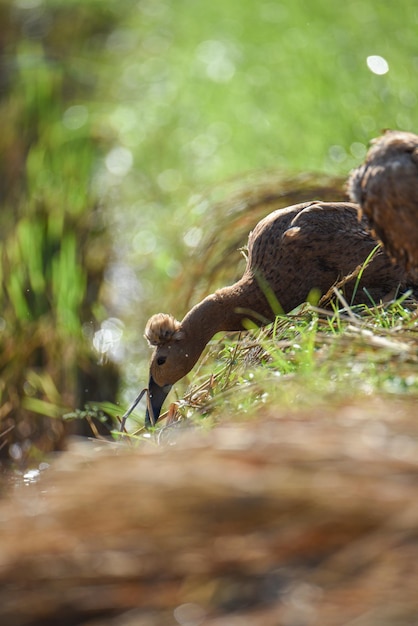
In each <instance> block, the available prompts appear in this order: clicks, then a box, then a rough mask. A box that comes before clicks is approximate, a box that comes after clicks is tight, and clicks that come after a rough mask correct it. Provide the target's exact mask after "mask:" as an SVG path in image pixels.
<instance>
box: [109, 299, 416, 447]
mask: <svg viewBox="0 0 418 626" xmlns="http://www.w3.org/2000/svg"><path fill="white" fill-rule="evenodd" d="M417 329H418V325H417V311H416V303H415V301H413V300H411V299H408V298H407V299H405V298H399V299H398V300H396V301H393V302H391V303H389V304H386V305H379V306H377V307H373V308H371V307H367V306H362V307H357V308H356V310H354V309H350V310H349V312H347V310H338V309H337V308H336V307H335V310H334V311H332V310H330V311H323V310H321V309H317V308H316V307H313V306H311V305H308V304H306V305H304V306H302V307H300V308H299V309H298V310H297V311H295V312H294V313H292V314H289V315H287V316H279V317H277V318H276V320H275V322H274V323H273V324H271V325H270V326H267V327H265V328H263V329H261V330H252V331H248V332H246V333H240V334H238V335H237V334H235V335H225V336H221V337H215V339H214V340H213V341H212V342H211V343H210V345H209V346H208V348H207V350H206V351H205V353H204V355H203V358H202V359H201V362H200V364H199V365H198V367H197V368H196V369H195V370H194V371H193V372H192V373H191V374H190V375H189V378H188V383H187V384H186V385H185V383H184V381H183V382H179V383H178V384H177V385H176V386H175V391H174V394H173V393H172V394H171V396H169V402H168V410H167V412H166V413H164V414H163V415H162V417H161V418H160V421H159V422H158V423H157V426H156V428H155V433H156V434H157V439H158V438H159V437H160V434H161V432H164V431H165V430H166V429H167V428H169V427H170V426H172V425H173V424H176V423H178V422H179V421H180V422H181V423H183V424H185V425H187V424H188V425H193V426H194V427H197V428H203V429H207V428H212V427H213V426H214V425H216V424H217V423H220V422H223V421H225V420H228V421H229V420H238V421H242V420H246V419H252V418H255V417H260V416H262V415H263V414H269V415H270V416H271V415H274V414H275V413H277V414H278V415H281V416H283V415H287V416H289V417H291V416H293V415H298V414H299V413H300V412H301V411H303V412H304V413H305V414H306V411H308V412H309V410H312V411H317V410H318V409H320V408H321V407H323V408H324V409H325V408H326V410H327V414H328V415H329V414H330V413H331V414H332V411H333V410H335V411H336V412H337V411H338V407H339V406H340V405H341V404H343V403H350V402H353V401H358V404H357V406H361V404H362V403H364V408H365V410H366V408H367V404H368V403H369V402H371V401H372V399H373V398H376V397H379V398H385V397H390V398H392V399H393V398H405V399H406V398H409V399H410V400H412V401H414V400H416V401H418V356H417V355H418V350H417V349H418V330H417ZM170 400H171V404H170ZM141 411H142V412H143V411H144V409H140V410H137V411H136V417H134V418H133V419H132V421H131V422H130V428H129V432H130V433H131V434H133V435H134V439H131V442H134V441H135V437H139V439H137V440H138V441H141V439H142V437H143V435H144V434H145V432H146V431H145V430H144V429H143V415H142V414H141ZM358 413H359V417H360V415H361V409H358ZM115 425H116V428H117V421H116V420H115ZM118 437H119V436H118Z"/></svg>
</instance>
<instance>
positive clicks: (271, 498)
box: [0, 398, 418, 626]
mask: <svg viewBox="0 0 418 626" xmlns="http://www.w3.org/2000/svg"><path fill="white" fill-rule="evenodd" d="M264 411H265V410H264ZM415 414H416V404H414V403H413V401H412V402H411V401H410V400H407V399H406V398H405V399H404V400H402V401H400V400H394V399H388V398H386V399H384V400H383V399H373V400H370V402H367V403H366V401H363V402H358V401H357V403H345V404H341V405H339V406H337V407H335V408H333V409H332V410H331V409H330V408H329V407H328V408H327V407H326V406H322V407H321V406H318V407H314V408H312V409H310V410H306V411H305V412H302V411H299V412H294V413H290V412H285V411H281V410H280V409H277V410H275V412H274V414H272V413H269V412H266V411H265V412H264V413H263V412H260V413H259V414H258V417H257V418H256V419H254V420H251V421H248V422H246V423H241V424H240V423H231V422H229V421H225V422H224V423H223V424H222V425H219V426H218V428H216V429H213V430H212V431H211V432H209V433H202V432H201V430H200V431H196V430H194V429H192V428H184V429H182V428H181V427H180V428H179V426H180V425H177V427H171V428H170V427H167V428H166V429H165V430H164V431H162V434H160V444H161V440H162V439H163V440H165V442H166V443H162V445H151V444H150V443H147V442H144V444H143V445H142V446H141V449H140V453H138V450H128V449H126V447H124V446H122V445H121V446H118V445H114V446H109V445H103V444H99V443H95V444H89V443H83V444H81V443H80V444H74V445H73V447H72V448H71V449H70V451H69V452H66V453H63V454H62V455H61V456H59V457H58V458H57V460H56V461H55V463H54V464H53V466H52V468H51V469H50V470H48V471H47V472H46V473H45V474H44V475H43V476H42V477H41V479H40V481H39V482H38V483H37V484H34V485H30V486H27V487H25V486H24V485H20V486H17V487H16V488H15V489H14V491H13V493H12V494H11V495H10V496H9V497H8V499H6V500H4V501H3V502H2V503H1V507H0V528H1V532H0V554H1V557H0V622H1V623H2V624H7V625H8V626H24V625H26V626H35V625H36V626H38V625H39V626H41V625H42V626H45V625H46V624H58V623H59V624H61V625H68V626H70V625H71V626H73V625H74V626H75V625H78V626H81V625H82V624H83V625H86V626H87V625H90V626H93V624H94V626H100V625H111V624H112V625H116V624H117V625H118V626H121V625H122V624H123V626H141V625H143V626H167V625H170V624H182V625H184V626H186V625H187V626H197V625H201V626H209V625H211V626H215V625H216V626H232V625H233V626H244V625H248V626H249V625H251V626H258V625H259V626H269V625H271V626H277V625H283V626H314V625H318V626H326V625H329V626H338V625H343V624H344V625H348V624H350V625H351V624H352V625H354V624H355V625H356V626H389V625H393V626H395V625H396V626H411V625H412V624H414V623H416V618H417V615H418V597H417V593H416V582H417V580H418V534H417V528H418V506H417V504H416V502H417V499H416V492H417V478H418V463H417V458H418V456H417V445H418V424H417V422H416V419H415ZM173 434H175V440H176V443H175V445H172V444H173V443H174V438H173V437H172V435H173ZM167 443H170V444H171V445H167ZM100 445H102V446H103V447H102V449H101V450H99V449H98V446H100Z"/></svg>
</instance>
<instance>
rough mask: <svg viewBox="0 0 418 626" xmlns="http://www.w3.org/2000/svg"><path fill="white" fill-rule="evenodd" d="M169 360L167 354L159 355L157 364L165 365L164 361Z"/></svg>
mask: <svg viewBox="0 0 418 626" xmlns="http://www.w3.org/2000/svg"><path fill="white" fill-rule="evenodd" d="M166 361H167V357H166V356H159V357H158V359H157V365H164V363H165V362H166Z"/></svg>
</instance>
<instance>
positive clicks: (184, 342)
mask: <svg viewBox="0 0 418 626" xmlns="http://www.w3.org/2000/svg"><path fill="white" fill-rule="evenodd" d="M145 338H146V339H147V341H148V343H149V345H150V346H153V347H154V352H153V354H152V357H151V363H150V376H149V383H148V392H149V400H150V407H151V409H152V413H153V415H152V416H151V415H150V411H149V410H148V409H147V412H146V415H145V425H146V426H150V425H151V424H155V422H156V421H157V419H158V417H159V415H160V412H161V407H162V405H163V403H164V400H165V399H166V397H167V395H168V393H169V391H170V389H171V387H172V385H173V384H174V383H176V382H177V381H178V380H180V378H183V376H185V375H186V374H187V373H188V372H190V370H191V369H192V367H193V365H194V364H195V363H196V360H197V358H198V356H199V355H197V356H196V355H194V354H192V352H193V350H192V347H193V344H192V345H191V346H190V347H189V344H190V342H189V341H188V339H187V335H186V333H185V332H184V330H183V329H182V325H181V323H180V322H178V321H177V320H176V319H174V317H173V316H172V315H167V314H166V313H158V314H157V315H153V316H152V317H151V318H150V319H149V320H148V322H147V325H146V327H145Z"/></svg>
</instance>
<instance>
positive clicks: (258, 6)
mask: <svg viewBox="0 0 418 626" xmlns="http://www.w3.org/2000/svg"><path fill="white" fill-rule="evenodd" d="M417 35H418V5H416V3H414V2H411V1H410V0H400V1H399V2H398V3H396V4H394V3H389V2H387V3H377V2H372V1H370V0H363V1H361V2H360V1H357V0H346V2H344V3H337V2H329V0H312V1H311V2H301V1H300V0H285V1H283V2H278V1H275V0H269V1H262V0H245V2H239V1H238V0H229V1H225V0H223V1H221V0H212V1H211V2H210V3H208V2H197V1H196V0H170V1H169V0H135V1H134V0H122V1H118V2H116V1H115V0H113V1H110V0H82V1H81V0H80V1H77V0H68V1H65V2H64V1H62V0H61V1H57V0H55V1H54V0H45V1H43V2H42V1H41V0H15V1H14V2H12V1H10V0H2V2H1V4H0V113H1V122H2V126H1V128H2V132H1V133H0V154H1V158H0V200H1V214H0V224H1V275H2V293H1V311H0V345H1V355H0V375H1V383H0V393H1V408H0V446H1V451H0V453H1V454H2V458H3V459H7V458H12V459H13V460H14V461H15V462H26V460H27V459H28V458H31V459H33V458H37V456H38V455H41V454H42V453H43V452H45V451H48V450H51V449H56V448H59V447H60V446H61V445H63V441H64V440H65V437H66V435H67V434H68V432H69V431H71V430H72V429H74V427H73V426H67V425H66V424H65V423H63V422H62V421H61V419H60V416H61V415H62V414H63V413H65V412H68V411H71V410H74V409H76V408H79V409H83V408H84V405H85V403H86V402H92V403H95V402H100V401H109V402H115V401H116V400H122V402H123V403H125V402H126V401H127V399H128V398H129V399H131V397H132V395H133V393H134V391H133V390H137V389H138V388H140V387H141V386H143V384H145V382H146V377H147V375H146V367H147V358H148V349H147V347H146V345H145V341H144V340H143V339H142V332H143V327H144V325H145V321H146V319H147V317H148V316H149V315H150V314H151V313H154V312H157V311H159V310H162V311H169V312H172V313H174V314H175V315H176V316H179V317H181V316H182V315H183V314H184V313H185V311H186V308H187V306H189V305H190V304H191V303H193V302H195V301H196V300H197V299H198V298H199V297H201V296H202V295H203V294H204V293H205V291H207V290H208V289H210V288H213V286H215V285H216V284H217V283H218V282H219V283H220V282H222V281H223V280H225V279H226V277H227V276H230V277H231V278H233V276H234V275H235V274H236V273H237V272H238V273H239V262H238V259H239V255H238V253H237V254H236V256H234V255H233V254H232V252H231V250H234V249H235V247H237V246H236V243H237V242H238V240H239V239H240V238H241V236H242V237H244V239H245V233H246V232H248V230H249V228H251V226H252V224H253V223H254V220H255V221H257V220H256V219H255V217H257V219H258V217H260V215H259V214H258V213H257V211H254V212H253V213H252V214H251V215H250V217H248V215H247V213H248V211H251V209H252V208H254V207H257V206H259V205H260V202H259V199H260V198H265V197H267V196H268V194H269V193H270V194H271V193H272V194H273V195H274V197H275V198H282V200H283V203H285V200H287V199H288V198H294V199H296V201H297V199H298V197H299V196H298V195H297V193H298V191H299V189H301V190H303V189H305V192H306V193H307V191H306V190H309V193H312V194H315V195H318V194H316V193H315V192H316V191H318V193H320V192H321V190H323V189H328V190H332V189H335V196H336V199H337V196H338V197H342V194H343V191H342V183H341V181H342V180H343V179H344V177H345V176H346V175H347V174H348V172H349V171H350V169H351V168H352V167H354V166H355V165H357V164H358V163H359V162H361V160H362V159H363V157H364V155H365V153H366V149H367V145H368V142H369V141H370V139H371V138H372V137H374V136H376V135H378V134H379V133H380V132H381V130H382V129H384V128H399V129H402V130H411V131H413V132H414V131H415V132H416V131H417V129H418V107H417V98H418V81H417V75H418V45H417ZM338 177H341V180H340V178H338ZM324 193H325V192H324ZM261 205H262V206H265V207H266V208H268V203H267V204H263V203H261ZM265 212H267V210H266V211H265ZM237 215H238V216H239V219H237V217H236V216H237ZM246 216H247V217H246ZM234 220H235V221H234ZM231 224H233V226H234V228H232V227H231V226H230V225H231ZM228 225H229V227H228ZM235 227H236V232H238V231H239V237H238V236H237V235H236V233H235V235H234V232H235V231H234V229H235ZM234 236H235V237H236V238H237V242H236V241H235V239H234ZM211 251H212V252H211ZM226 252H227V254H226ZM203 253H204V254H203ZM231 254H232V256H231ZM211 255H212V256H211ZM215 257H216V258H215ZM223 261H224V263H226V265H227V266H228V267H227V269H226V270H225V272H224V273H223V274H222V273H219V272H218V273H216V272H215V273H214V271H213V270H214V268H216V267H218V266H220V265H222V262H223ZM231 264H232V269H230V267H229V266H230V265H231ZM206 274H207V275H206ZM97 427H98V428H100V425H98V426H97ZM77 429H78V430H79V429H80V427H77ZM77 429H76V430H77Z"/></svg>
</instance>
